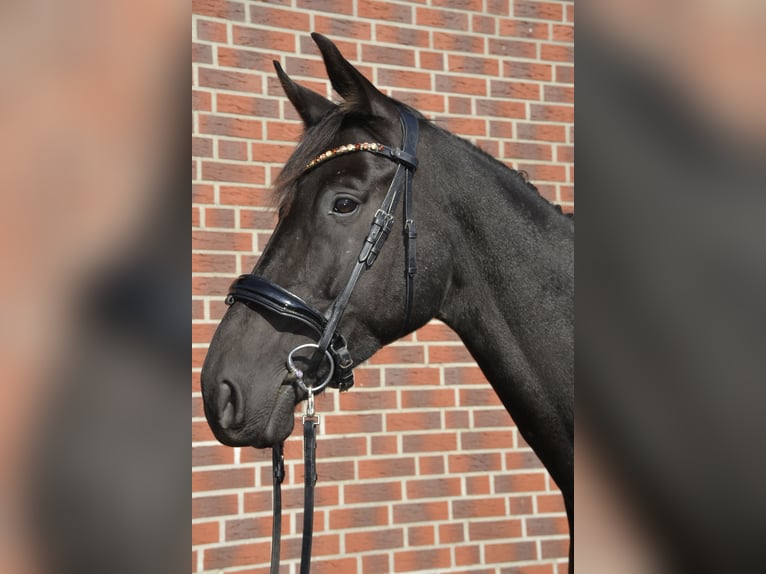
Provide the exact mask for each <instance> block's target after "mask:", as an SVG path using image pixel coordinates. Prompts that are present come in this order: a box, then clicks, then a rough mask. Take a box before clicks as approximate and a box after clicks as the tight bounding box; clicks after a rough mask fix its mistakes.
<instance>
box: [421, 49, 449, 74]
mask: <svg viewBox="0 0 766 574" xmlns="http://www.w3.org/2000/svg"><path fill="white" fill-rule="evenodd" d="M418 57H419V59H420V66H419V67H420V68H421V69H425V70H437V71H440V70H444V60H445V55H444V54H442V53H441V52H426V51H421V52H419V54H418Z"/></svg>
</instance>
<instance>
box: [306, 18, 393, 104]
mask: <svg viewBox="0 0 766 574" xmlns="http://www.w3.org/2000/svg"><path fill="white" fill-rule="evenodd" d="M311 37H312V38H313V39H314V42H316V44H317V46H319V50H320V51H321V52H322V58H324V64H325V67H326V68H327V76H328V77H329V78H330V83H332V87H333V88H335V91H336V92H338V93H339V94H340V95H341V96H343V99H344V100H346V105H347V106H348V107H349V108H351V109H353V110H356V111H359V112H362V113H367V114H370V115H376V116H383V117H386V116H392V115H393V116H396V117H398V110H397V108H396V104H395V103H394V101H393V100H392V99H391V98H389V97H388V96H386V95H385V94H384V93H382V92H381V91H380V90H378V88H376V87H375V86H373V85H372V83H371V82H370V81H369V80H368V79H367V78H365V77H364V76H363V75H362V73H361V72H360V71H359V70H357V69H356V68H355V67H354V66H352V65H351V64H350V63H349V62H348V60H346V59H345V58H344V57H343V55H342V54H341V53H340V50H338V47H337V46H336V45H335V44H333V43H332V41H330V40H329V39H328V38H326V37H325V36H323V35H322V34H318V33H316V32H313V33H312V34H311Z"/></svg>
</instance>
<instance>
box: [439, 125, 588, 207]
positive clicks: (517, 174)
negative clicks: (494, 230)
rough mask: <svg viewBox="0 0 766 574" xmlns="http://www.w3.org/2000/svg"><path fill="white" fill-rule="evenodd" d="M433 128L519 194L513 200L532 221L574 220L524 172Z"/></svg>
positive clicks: (445, 132) (443, 131) (445, 131)
mask: <svg viewBox="0 0 766 574" xmlns="http://www.w3.org/2000/svg"><path fill="white" fill-rule="evenodd" d="M432 125H433V124H432ZM434 127H435V129H437V130H438V131H440V132H441V133H442V134H443V135H446V136H447V137H448V138H449V139H450V140H451V141H453V142H454V143H456V144H458V145H460V146H461V147H463V148H465V149H464V151H465V152H466V153H472V154H473V155H475V156H478V159H479V160H480V161H482V162H483V163H484V164H486V166H487V168H488V169H490V170H492V171H494V172H495V173H497V174H498V175H499V177H500V178H501V179H502V180H503V184H504V187H505V188H506V189H507V190H508V191H510V190H511V189H513V190H514V191H517V192H521V193H514V194H513V196H514V199H516V200H518V201H519V202H521V203H522V204H523V205H524V207H525V208H526V210H527V212H528V213H529V214H530V216H531V217H533V218H534V219H537V220H540V219H543V218H544V217H545V216H547V215H548V214H556V215H557V216H560V217H562V218H567V219H570V220H574V214H572V213H564V212H563V211H562V209H561V206H560V205H558V204H555V203H552V202H550V201H548V199H546V198H545V197H543V196H542V195H541V194H540V191H539V190H538V189H537V187H536V186H535V185H534V184H533V183H532V182H530V181H529V174H527V172H526V171H524V170H517V169H514V168H512V167H509V166H507V165H506V164H504V163H503V162H501V161H500V160H498V159H497V158H495V157H493V156H492V155H490V154H489V153H487V152H486V151H484V150H483V149H481V148H480V147H478V146H477V145H474V144H473V143H471V142H470V141H468V140H466V139H464V138H462V137H460V136H456V135H455V134H453V133H451V132H449V131H447V130H445V129H444V128H441V127H439V126H436V125H434Z"/></svg>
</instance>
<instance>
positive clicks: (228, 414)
mask: <svg viewBox="0 0 766 574" xmlns="http://www.w3.org/2000/svg"><path fill="white" fill-rule="evenodd" d="M238 402H239V401H237V394H236V392H235V391H234V387H233V385H232V384H231V383H227V382H222V383H218V392H217V393H216V406H217V411H218V424H219V425H220V427H221V428H222V429H227V428H230V427H231V426H233V425H235V424H236V423H237V419H239V418H241V415H240V416H238V414H239V413H237V407H240V408H241V405H238V404H237V403H238Z"/></svg>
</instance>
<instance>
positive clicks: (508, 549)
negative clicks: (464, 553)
mask: <svg viewBox="0 0 766 574" xmlns="http://www.w3.org/2000/svg"><path fill="white" fill-rule="evenodd" d="M484 556H485V559H486V561H487V563H488V564H494V563H497V562H522V561H525V560H535V559H537V558H538V556H537V550H536V548H535V543H534V542H503V543H500V544H487V545H486V546H485V547H484Z"/></svg>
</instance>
